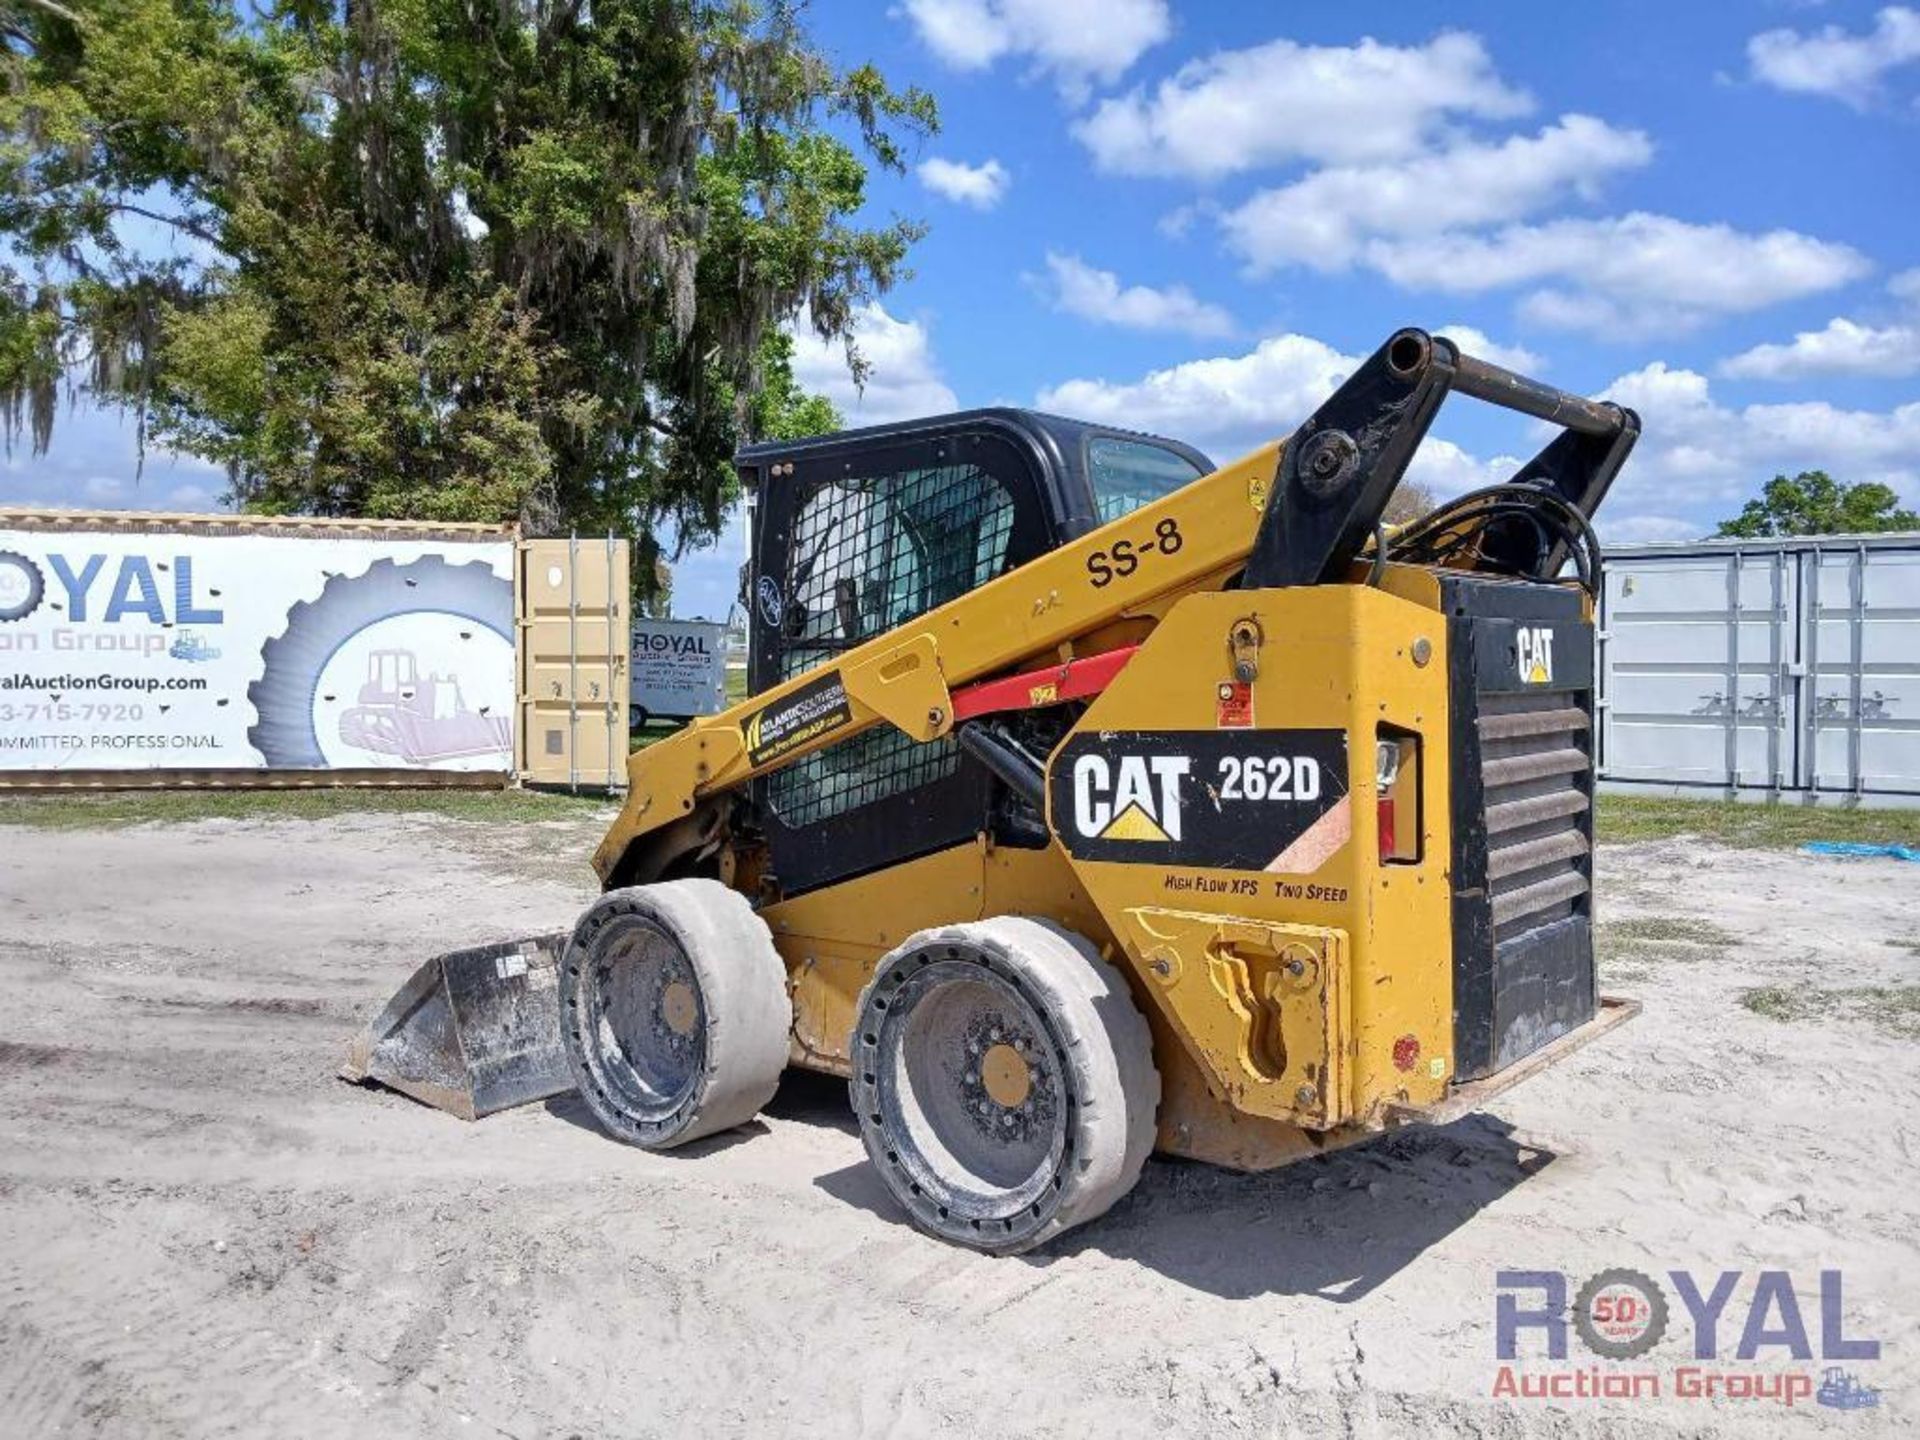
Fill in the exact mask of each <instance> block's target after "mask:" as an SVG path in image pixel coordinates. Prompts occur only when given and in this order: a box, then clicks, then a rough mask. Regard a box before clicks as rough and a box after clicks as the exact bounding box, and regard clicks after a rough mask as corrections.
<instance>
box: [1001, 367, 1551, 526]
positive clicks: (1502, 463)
mask: <svg viewBox="0 0 1920 1440" xmlns="http://www.w3.org/2000/svg"><path fill="white" fill-rule="evenodd" d="M1364 358H1365V357H1364V356H1358V355H1343V354H1341V353H1340V352H1339V351H1338V350H1335V349H1334V348H1333V347H1332V346H1331V345H1328V344H1326V343H1325V342H1323V341H1320V340H1316V339H1314V338H1313V337H1312V336H1310V335H1293V334H1288V335H1275V336H1272V337H1270V338H1268V339H1266V340H1262V341H1261V342H1260V343H1259V344H1258V345H1257V346H1255V347H1254V348H1253V349H1252V350H1250V351H1248V352H1247V353H1246V354H1243V355H1221V356H1215V357H1213V358H1210V359H1205V360H1189V361H1187V362H1186V363H1185V364H1181V365H1172V366H1168V367H1167V368H1166V369H1163V370H1153V371H1149V372H1148V373H1147V374H1146V375H1144V376H1142V377H1141V378H1140V379H1138V380H1133V381H1111V380H1093V379H1086V380H1068V381H1065V382H1064V383H1062V384H1059V385H1055V386H1053V387H1051V388H1050V389H1046V390H1043V391H1041V392H1040V395H1039V398H1038V400H1037V401H1036V403H1037V404H1038V405H1039V407H1040V408H1041V409H1042V410H1052V411H1056V412H1058V413H1059V414H1062V415H1071V416H1073V417H1075V418H1076V419H1081V420H1099V421H1104V422H1106V423H1107V424H1110V425H1124V426H1126V427H1127V428H1129V429H1134V430H1149V431H1152V432H1154V433H1156V434H1160V435H1167V436H1170V437H1172V438H1173V439H1176V440H1184V441H1186V442H1187V443H1189V444H1192V445H1198V446H1200V447H1201V448H1202V449H1204V450H1207V451H1208V452H1210V453H1211V454H1212V456H1213V458H1214V459H1215V460H1219V461H1223V462H1224V461H1228V460H1232V459H1234V458H1235V457H1237V456H1240V455H1243V454H1245V453H1246V452H1248V451H1249V450H1253V449H1255V448H1257V447H1258V446H1260V445H1263V444H1266V443H1267V442H1268V441H1271V440H1283V439H1285V438H1286V437H1287V436H1288V435H1290V434H1291V433H1292V432H1293V428H1294V427H1295V426H1296V425H1298V424H1299V423H1300V422H1301V421H1302V420H1304V419H1306V418H1307V416H1308V415H1310V414H1312V413H1313V409H1314V407H1315V406H1317V405H1318V404H1319V403H1320V402H1321V401H1322V400H1324V399H1326V398H1327V396H1328V395H1330V394H1332V393H1333V391H1334V390H1335V389H1336V388H1337V387H1338V386H1339V384H1340V382H1341V381H1343V380H1345V379H1346V378H1347V376H1348V375H1350V374H1352V373H1353V371H1354V369H1355V368H1356V367H1357V366H1358V365H1359V364H1360V362H1361V361H1362V360H1363V359H1364ZM1518 466H1519V462H1518V461H1517V460H1513V459H1511V458H1509V457H1504V456H1503V457H1496V458H1494V459H1492V460H1481V459H1478V458H1476V457H1475V456H1473V455H1471V454H1469V453H1468V452H1467V451H1465V450H1462V449H1461V448H1460V447H1459V446H1458V445H1455V444H1453V443H1452V442H1451V441H1448V440H1443V439H1439V438H1437V437H1429V438H1428V439H1427V441H1426V442H1425V443H1424V444H1422V445H1421V447H1420V449H1419V450H1418V451H1417V452H1416V453H1415V455H1414V460H1413V463H1412V464H1411V465H1410V466H1409V467H1408V469H1407V478H1408V479H1409V480H1413V481H1417V482H1419V483H1420V484H1423V485H1425V486H1427V487H1428V488H1429V489H1431V490H1432V491H1433V492H1434V494H1435V495H1436V496H1438V497H1440V498H1443V499H1444V498H1446V497H1447V496H1451V495H1457V494H1459V493H1460V492H1462V491H1464V490H1470V489H1472V488H1474V487H1475V486H1478V485H1491V484H1493V483H1495V482H1496V481H1500V480H1504V479H1506V478H1507V477H1508V476H1509V475H1511V474H1512V473H1513V471H1514V470H1515V469H1517V468H1518Z"/></svg>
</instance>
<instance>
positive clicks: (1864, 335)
mask: <svg viewBox="0 0 1920 1440" xmlns="http://www.w3.org/2000/svg"><path fill="white" fill-rule="evenodd" d="M1916 372H1920V326H1913V325H1888V326H1885V327H1882V328H1878V329H1876V328H1874V327H1872V326H1869V325H1860V324H1856V323H1855V322H1854V321H1852V320H1849V319H1847V318H1846V317H1844V316H1835V317H1834V318H1833V319H1832V320H1829V321H1828V322H1827V324H1826V328H1825V329H1823V330H1802V331H1801V332H1800V333H1799V334H1797V335H1795V336H1794V337H1793V341H1792V343H1791V344H1787V345H1756V346H1754V347H1753V348H1752V349H1751V350H1747V351H1744V352H1743V353H1741V354H1739V355H1735V356H1734V357H1733V358H1732V359H1730V360H1725V361H1722V362H1721V365H1720V373H1721V374H1722V375H1729V376H1733V377H1734V378H1736V379H1741V380H1802V379H1806V378H1808V377H1810V376H1816V375H1879V376H1900V375H1912V374H1914V373H1916Z"/></svg>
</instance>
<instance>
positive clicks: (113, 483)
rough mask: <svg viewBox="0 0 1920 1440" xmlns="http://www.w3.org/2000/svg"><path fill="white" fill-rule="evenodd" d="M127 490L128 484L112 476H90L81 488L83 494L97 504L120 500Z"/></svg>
mask: <svg viewBox="0 0 1920 1440" xmlns="http://www.w3.org/2000/svg"><path fill="white" fill-rule="evenodd" d="M126 489H127V487H126V483H125V482H124V481H122V480H119V479H116V478H115V477H114V476H112V475H89V476H88V477H87V478H86V480H85V482H84V483H82V485H81V486H80V490H81V493H82V494H84V495H85V496H86V497H87V499H89V500H92V501H94V502H96V503H99V502H101V501H105V500H114V499H118V498H119V497H121V496H123V495H124V494H125V493H126Z"/></svg>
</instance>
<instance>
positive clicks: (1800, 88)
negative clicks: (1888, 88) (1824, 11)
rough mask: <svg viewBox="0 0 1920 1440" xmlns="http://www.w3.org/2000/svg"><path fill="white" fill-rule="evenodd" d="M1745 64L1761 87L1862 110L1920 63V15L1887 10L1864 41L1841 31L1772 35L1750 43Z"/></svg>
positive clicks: (1836, 28)
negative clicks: (1886, 81)
mask: <svg viewBox="0 0 1920 1440" xmlns="http://www.w3.org/2000/svg"><path fill="white" fill-rule="evenodd" d="M1747 60H1748V62H1749V64H1750V65H1751V66H1752V67H1753V78H1754V79H1756V80H1758V81H1760V82H1761V83H1762V84H1766V85H1772V86H1774V87H1775V88H1776V89H1780V90H1790V91H1793V92H1795V93H1798V94H1802V95H1825V96H1829V97H1830V98H1832V99H1835V100H1840V101H1843V102H1845V103H1846V104H1848V105H1852V106H1854V107H1856V108H1860V107H1864V106H1865V105H1867V104H1868V103H1869V102H1870V101H1871V100H1872V99H1873V98H1874V96H1875V95H1876V93H1877V92H1878V90H1879V85H1880V80H1881V77H1882V76H1884V75H1885V74H1886V73H1887V72H1888V71H1889V70H1893V69H1896V68H1897V67H1899V66H1902V65H1908V64H1911V63H1913V62H1914V61H1916V60H1920V12H1916V11H1914V10H1910V9H1908V8H1907V7H1906V6H1904V5H1889V6H1888V7H1887V8H1886V9H1884V10H1882V11H1881V12H1880V13H1879V15H1878V16H1877V17H1875V20H1874V25H1873V29H1871V30H1869V31H1867V32H1866V33H1865V34H1862V35H1855V34H1852V33H1850V32H1849V31H1846V30H1843V29H1841V28H1840V27H1839V26H1838V25H1828V26H1826V27H1824V28H1822V29H1820V30H1816V31H1812V32H1810V33H1808V34H1804V35H1803V34H1801V33H1799V32H1798V31H1795V30H1768V31H1766V32H1765V33H1763V34H1760V35H1756V36H1754V37H1753V38H1752V39H1751V40H1749V41H1748V42H1747Z"/></svg>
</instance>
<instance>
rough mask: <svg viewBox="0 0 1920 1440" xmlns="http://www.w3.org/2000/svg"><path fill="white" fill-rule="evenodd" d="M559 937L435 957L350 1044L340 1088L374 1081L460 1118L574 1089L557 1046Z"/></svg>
mask: <svg viewBox="0 0 1920 1440" xmlns="http://www.w3.org/2000/svg"><path fill="white" fill-rule="evenodd" d="M566 943H567V937H566V936H565V935H563V934H562V935H537V936H534V937H532V938H530V939H526V940H510V941H508V942H507V943H505V944H503V945H482V946H479V947H477V948H476V949H472V950H455V951H452V952H451V953H449V954H446V955H436V956H434V957H433V959H431V960H429V961H427V963H426V964H424V965H422V966H421V967H420V968H419V969H418V970H416V971H414V972H413V978H412V979H410V980H408V981H407V983H406V984H405V985H403V986H401V987H400V990H399V992H398V993H397V994H395V995H394V997H393V999H391V1000H389V1001H388V1002H387V1006H386V1008H385V1009H384V1010H382V1011H381V1012H380V1013H379V1014H378V1015H377V1016H375V1017H374V1020H373V1023H372V1024H370V1025H369V1026H367V1028H366V1030H365V1031H364V1032H363V1033H362V1034H361V1035H360V1037H359V1038H358V1039H356V1040H355V1041H354V1043H353V1048H352V1049H351V1050H350V1051H349V1052H348V1054H347V1063H346V1065H345V1066H343V1067H342V1068H341V1071H340V1076H341V1078H342V1079H344V1080H352V1081H355V1082H356V1083H358V1082H364V1081H368V1080H372V1081H375V1082H377V1083H378V1084H381V1085H385V1086H387V1087H389V1088H390V1089H394V1090H398V1091H399V1092H400V1093H401V1094H403V1095H411V1096H412V1097H413V1098H414V1099H416V1100H420V1101H424V1102H425V1103H426V1104H428V1105H433V1106H436V1107H438V1108H439V1109H441V1110H446V1111H449V1112H451V1113H452V1114H455V1115H458V1116H459V1117H460V1118H461V1119H463V1120H477V1119H479V1118H480V1117H481V1116H482V1115H491V1114H492V1113H493V1112H494V1111H496V1110H506V1109H510V1108H511V1107H513V1106H515V1105H525V1104H528V1103H529V1102H531V1101H534V1100H544V1099H545V1098H546V1097H547V1096H549V1095H560V1094H564V1093H565V1092H566V1091H569V1090H571V1089H573V1077H572V1076H571V1075H569V1074H568V1072H567V1058H566V1054H565V1052H564V1051H562V1049H561V1048H560V998H559V978H560V972H559V964H560V953H561V951H562V949H564V948H565V946H566Z"/></svg>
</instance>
